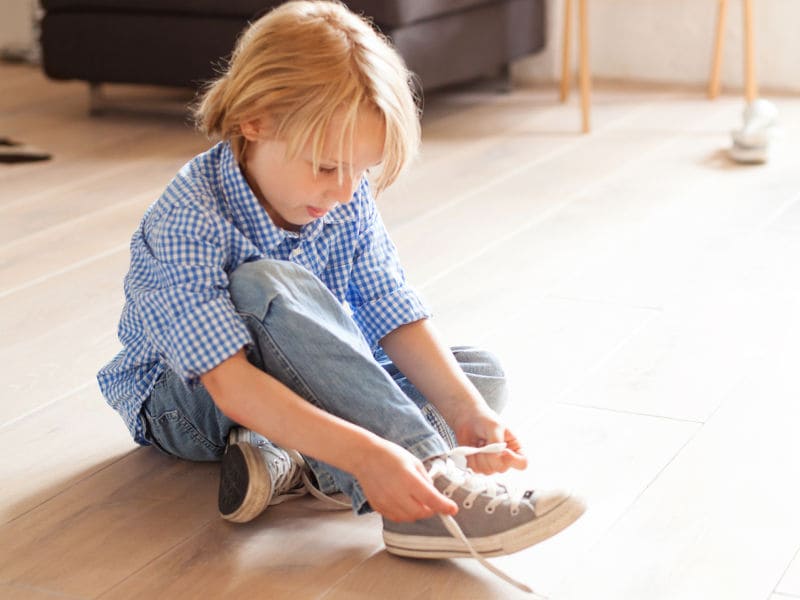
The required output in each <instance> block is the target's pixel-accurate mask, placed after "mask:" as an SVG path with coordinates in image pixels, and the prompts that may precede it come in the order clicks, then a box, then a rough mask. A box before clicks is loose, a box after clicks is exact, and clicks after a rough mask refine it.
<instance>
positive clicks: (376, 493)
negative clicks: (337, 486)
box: [353, 440, 458, 523]
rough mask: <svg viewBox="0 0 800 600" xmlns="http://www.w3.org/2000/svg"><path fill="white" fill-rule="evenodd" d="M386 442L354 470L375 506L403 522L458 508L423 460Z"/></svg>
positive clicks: (455, 510)
mask: <svg viewBox="0 0 800 600" xmlns="http://www.w3.org/2000/svg"><path fill="white" fill-rule="evenodd" d="M382 442H383V443H382V444H381V445H379V446H378V447H377V448H376V449H375V450H373V451H372V452H369V453H368V454H366V455H365V458H364V460H363V462H361V463H360V464H359V465H358V467H357V468H356V470H355V472H354V473H353V474H354V475H355V477H356V479H358V482H359V483H360V484H361V489H362V490H363V491H364V495H365V496H366V497H367V501H368V502H369V504H370V506H371V507H372V508H373V510H375V511H377V512H379V513H381V514H382V515H383V516H384V517H386V518H387V519H390V520H392V521H396V522H400V523H402V522H408V521H417V520H419V519H427V518H429V517H432V516H433V515H435V514H438V513H442V514H447V515H454V514H456V513H457V512H458V505H457V504H456V503H455V502H453V501H452V500H451V499H450V498H448V497H447V496H445V495H443V494H442V493H441V492H439V490H437V489H436V488H435V487H434V485H433V482H432V481H431V478H430V477H429V476H428V472H427V471H426V470H425V466H424V465H423V464H422V462H421V461H419V460H418V459H417V458H416V457H414V455H412V454H411V453H410V452H408V451H407V450H405V449H404V448H402V447H400V446H398V445H397V444H393V443H392V442H388V441H386V440H382Z"/></svg>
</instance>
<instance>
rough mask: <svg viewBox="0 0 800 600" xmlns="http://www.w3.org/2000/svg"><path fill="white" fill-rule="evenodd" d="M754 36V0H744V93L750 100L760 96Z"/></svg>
mask: <svg viewBox="0 0 800 600" xmlns="http://www.w3.org/2000/svg"><path fill="white" fill-rule="evenodd" d="M753 38H754V35H753V0H744V95H745V98H746V99H747V101H748V102H752V101H753V100H755V99H756V98H758V84H757V83H756V57H755V42H754V39H753Z"/></svg>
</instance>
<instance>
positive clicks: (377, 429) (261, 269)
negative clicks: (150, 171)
mask: <svg viewBox="0 0 800 600" xmlns="http://www.w3.org/2000/svg"><path fill="white" fill-rule="evenodd" d="M230 294H231V298H232V299H233V303H234V305H235V306H236V310H237V311H238V313H239V314H240V316H241V317H242V319H244V322H245V324H246V325H247V328H248V329H249V331H250V334H251V336H252V339H253V344H252V345H251V346H250V347H249V348H248V350H247V357H248V360H249V361H250V362H251V363H252V364H253V365H255V366H256V367H257V368H259V369H261V370H263V371H265V372H266V373H269V374H270V375H272V376H273V377H275V378H276V379H278V380H279V381H281V382H282V383H283V384H284V385H286V386H288V387H289V388H291V389H292V390H293V391H294V392H295V393H297V394H298V395H300V396H302V397H303V398H304V399H306V400H307V401H309V402H311V403H312V404H314V405H315V406H317V407H318V408H321V409H322V410H325V411H327V412H329V413H331V414H334V415H336V416H338V417H340V418H342V419H345V420H347V421H350V422H351V423H355V424H356V425H359V426H361V427H363V428H365V429H368V430H369V431H372V432H373V433H375V434H377V435H379V436H380V437H382V438H384V439H387V440H390V441H392V442H395V443H397V444H399V445H400V446H402V447H403V448H405V449H406V450H408V451H409V452H411V453H412V454H413V455H414V456H416V457H417V458H418V459H420V460H426V459H428V458H431V457H433V456H438V455H441V454H443V453H445V452H446V451H447V450H448V448H449V446H450V445H452V444H453V443H454V441H455V440H454V436H453V434H452V432H451V431H450V429H449V427H447V425H446V423H445V422H444V419H442V417H441V415H440V414H439V413H438V412H437V411H436V409H435V408H434V407H433V406H432V405H431V404H429V403H428V401H427V400H426V399H425V398H424V397H423V396H422V394H421V393H420V392H419V391H418V390H417V389H416V388H415V387H414V386H413V385H412V384H411V383H410V382H409V381H408V380H407V379H406V377H405V376H404V375H403V374H402V373H401V372H400V371H399V370H398V369H397V367H395V366H394V364H392V363H391V361H390V360H389V359H388V357H387V356H386V355H385V354H384V353H383V352H382V351H378V352H377V353H376V354H375V355H373V354H372V352H371V351H370V348H369V347H368V345H367V342H366V340H365V339H364V337H363V335H362V334H361V332H360V330H359V329H358V328H357V326H356V325H355V323H354V321H353V320H352V319H351V318H350V316H349V314H348V313H347V311H346V310H345V309H344V307H343V306H342V305H341V304H340V303H339V302H338V300H336V298H335V297H334V296H333V295H332V294H331V293H330V291H329V290H328V289H327V288H326V287H325V286H324V284H323V283H322V282H321V281H320V280H319V279H318V278H317V277H315V276H314V275H313V274H312V273H311V272H309V271H308V270H306V269H304V268H302V267H299V266H297V265H294V264H292V263H290V262H287V261H276V260H260V261H256V262H250V263H245V264H243V265H241V266H240V267H239V268H238V269H236V270H235V271H234V272H233V274H232V275H231V277H230ZM453 352H454V355H455V357H456V359H457V360H458V362H459V364H460V365H461V366H462V368H463V369H464V371H465V373H466V374H467V375H468V376H469V378H470V379H471V380H472V382H473V383H474V384H475V386H476V387H477V388H478V390H479V391H480V392H481V394H482V395H483V397H484V398H485V400H486V401H487V403H488V404H489V406H491V407H492V408H493V409H495V410H497V411H499V410H500V409H501V408H502V406H503V404H504V402H505V379H504V377H503V373H502V370H501V369H500V367H499V365H498V363H497V360H496V359H495V358H494V357H493V356H492V355H491V354H489V353H487V352H483V351H480V350H476V349H473V348H466V347H462V348H454V349H453ZM142 417H143V419H144V422H145V428H146V437H147V439H148V440H149V441H150V442H151V443H152V444H153V445H155V446H156V447H157V448H159V449H161V450H162V451H164V452H166V453H167V454H170V455H172V456H177V457H179V458H184V459H188V460H196V461H209V460H219V459H220V458H221V457H222V454H223V453H224V451H225V445H226V441H227V437H228V432H229V431H230V429H231V428H232V427H235V426H236V425H237V424H236V423H235V422H233V421H232V420H231V419H229V418H228V417H227V416H225V415H224V414H223V413H222V412H221V411H220V410H219V409H218V408H217V406H216V405H215V404H214V402H213V400H212V399H211V396H210V395H209V394H208V392H207V391H206V390H205V388H204V387H203V386H202V385H198V386H196V387H195V388H193V389H189V388H187V387H186V385H185V384H184V383H183V381H182V380H181V379H180V377H178V376H177V375H176V374H175V373H173V372H171V371H169V370H167V371H166V372H165V373H164V374H163V375H162V376H161V377H160V378H159V379H158V381H157V382H156V384H155V387H154V389H153V391H152V393H151V394H150V396H149V397H148V399H147V400H146V401H145V403H144V406H143V407H142ZM304 458H305V460H306V462H307V463H308V465H309V467H310V468H311V470H312V472H313V473H314V476H315V477H316V480H317V483H318V485H319V488H320V490H321V491H323V492H325V493H328V494H330V493H333V492H336V491H341V492H344V493H345V494H347V495H348V496H350V497H351V499H352V501H353V508H354V510H356V511H357V512H366V511H368V510H369V506H368V505H367V503H366V500H365V498H364V494H363V492H362V490H361V487H360V486H359V484H358V482H357V481H356V480H355V478H354V477H353V476H352V475H350V474H349V473H346V472H344V471H342V470H340V469H337V468H336V467H333V466H332V465H329V464H326V463H324V462H322V461H320V460H317V459H314V458H311V457H308V456H306V457H304Z"/></svg>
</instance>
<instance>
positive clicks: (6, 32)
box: [0, 0, 37, 56]
mask: <svg viewBox="0 0 800 600" xmlns="http://www.w3.org/2000/svg"><path fill="white" fill-rule="evenodd" d="M35 11H36V0H0V51H3V52H4V53H6V52H7V53H11V54H14V55H20V56H22V55H24V56H34V55H36V48H35V47H36V45H37V43H36V34H35V31H34V24H33V19H34V14H35Z"/></svg>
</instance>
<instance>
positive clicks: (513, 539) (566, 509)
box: [383, 496, 586, 558]
mask: <svg viewBox="0 0 800 600" xmlns="http://www.w3.org/2000/svg"><path fill="white" fill-rule="evenodd" d="M584 512H586V505H585V504H584V502H583V501H582V500H580V499H579V498H575V497H573V496H568V497H566V498H565V499H564V501H563V502H561V503H560V504H558V505H556V506H555V507H553V508H552V509H551V510H550V511H549V512H547V513H545V514H544V515H542V516H540V517H536V518H535V519H534V520H532V521H530V522H529V523H526V524H525V525H521V526H520V527H516V528H514V529H509V530H508V531H504V532H502V533H498V534H495V535H490V536H486V537H479V538H469V541H470V542H471V543H472V545H473V547H474V548H475V550H476V551H477V552H478V553H480V554H481V555H483V556H487V557H488V556H504V555H506V554H513V553H514V552H519V551H520V550H523V549H524V548H528V547H530V546H533V545H534V544H538V543H539V542H542V541H544V540H546V539H548V538H550V537H553V536H554V535H555V534H557V533H559V532H560V531H562V530H564V529H566V528H567V527H569V526H570V525H571V524H572V523H574V522H575V521H577V520H578V518H579V517H580V516H581V515H582V514H583V513H584ZM383 541H384V544H385V545H386V551H387V552H389V553H390V554H396V555H398V556H409V557H413V558H462V557H469V556H471V554H470V552H469V550H467V549H466V548H465V547H464V545H463V544H462V543H461V541H460V540H457V539H456V538H453V537H444V536H417V535H404V534H400V533H395V532H392V531H386V530H384V532H383Z"/></svg>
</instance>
